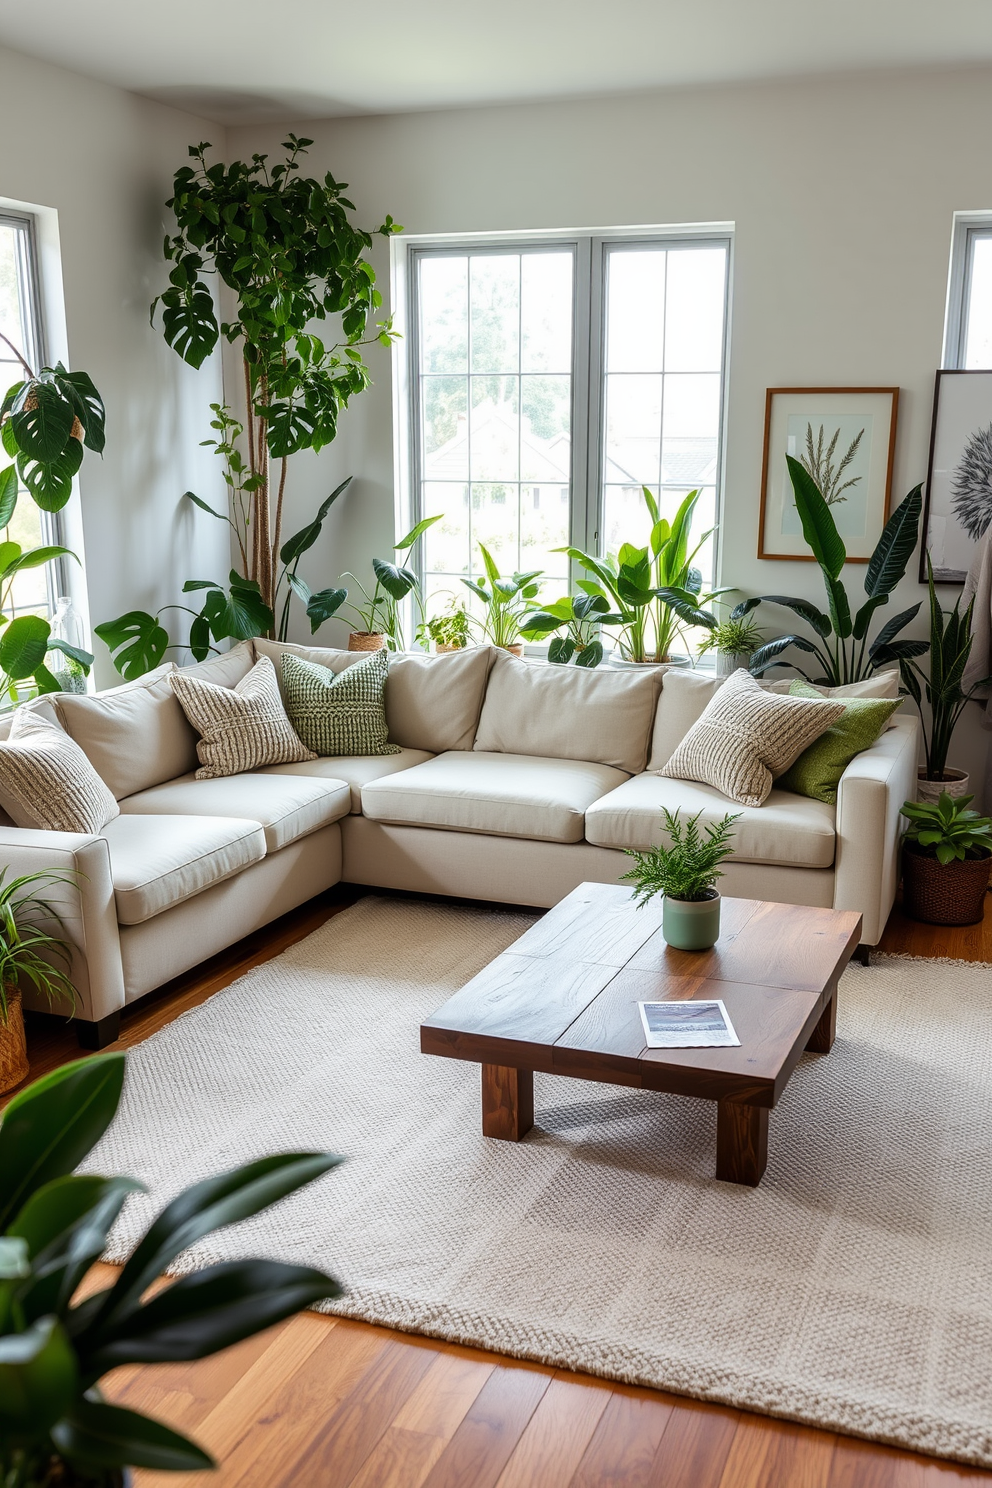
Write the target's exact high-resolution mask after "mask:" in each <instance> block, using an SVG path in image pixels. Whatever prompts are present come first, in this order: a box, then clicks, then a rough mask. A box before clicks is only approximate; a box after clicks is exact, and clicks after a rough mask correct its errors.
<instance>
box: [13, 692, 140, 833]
mask: <svg viewBox="0 0 992 1488" xmlns="http://www.w3.org/2000/svg"><path fill="white" fill-rule="evenodd" d="M0 805H2V806H3V809H4V811H6V812H7V813H8V814H9V816H10V818H11V820H12V821H13V822H14V823H15V824H16V825H17V826H19V827H34V828H37V829H38V830H39V831H44V832H87V833H91V834H96V833H97V832H99V831H100V830H101V829H102V828H103V827H105V826H106V825H107V823H108V822H109V821H113V820H114V818H115V817H116V816H118V815H119V814H120V807H119V806H118V805H117V802H116V801H115V800H114V798H113V796H112V795H111V793H110V791H109V790H108V789H107V787H106V785H105V784H104V782H103V781H102V780H101V779H100V777H99V775H98V774H97V773H96V771H95V770H94V768H93V766H92V765H91V764H90V762H89V760H88V759H87V758H86V756H85V754H84V753H83V751H82V750H81V749H80V747H79V745H78V744H74V743H73V741H72V740H71V739H70V738H69V735H68V734H67V733H66V731H65V729H63V728H61V727H60V726H59V725H58V724H57V723H50V722H49V721H48V720H47V719H46V718H44V717H43V716H42V715H41V714H39V713H34V712H31V711H30V710H29V709H27V708H19V709H18V710H17V711H16V712H15V714H14V716H13V719H12V720H11V726H10V732H9V734H8V736H7V738H6V739H5V740H4V742H3V743H2V744H0Z"/></svg>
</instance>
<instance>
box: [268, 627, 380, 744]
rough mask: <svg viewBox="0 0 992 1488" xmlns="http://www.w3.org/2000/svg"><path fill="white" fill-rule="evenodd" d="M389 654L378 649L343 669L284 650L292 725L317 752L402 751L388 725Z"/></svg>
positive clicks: (288, 707)
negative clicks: (391, 739) (385, 694)
mask: <svg viewBox="0 0 992 1488" xmlns="http://www.w3.org/2000/svg"><path fill="white" fill-rule="evenodd" d="M388 669H389V657H388V655H387V653H386V652H385V651H373V652H372V654H371V656H367V657H366V658H365V660H364V661H359V662H356V663H355V665H354V666H350V667H348V668H347V670H345V671H343V672H332V671H331V669H330V667H325V666H320V665H319V664H318V663H317V662H315V661H305V660H304V659H303V657H302V656H294V655H293V654H292V652H289V651H287V652H285V653H284V654H283V658H282V685H283V692H284V693H285V695H286V707H287V709H288V712H289V716H290V719H291V720H292V724H293V727H294V728H295V729H296V732H297V733H298V734H299V736H300V738H301V739H302V740H303V742H304V743H305V744H306V745H308V746H309V747H310V748H311V749H312V750H314V751H315V753H317V754H321V755H329V754H331V755H335V754H366V755H369V754H399V752H400V751H399V746H398V745H397V744H390V742H389V735H388V733H387V730H386V710H385V707H384V706H383V692H384V689H385V686H386V673H387V671H388Z"/></svg>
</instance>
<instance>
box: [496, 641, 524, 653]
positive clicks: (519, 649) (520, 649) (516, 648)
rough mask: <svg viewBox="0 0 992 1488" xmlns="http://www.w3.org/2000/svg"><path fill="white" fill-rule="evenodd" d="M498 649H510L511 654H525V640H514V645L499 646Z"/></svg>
mask: <svg viewBox="0 0 992 1488" xmlns="http://www.w3.org/2000/svg"><path fill="white" fill-rule="evenodd" d="M497 649H498V650H500V651H509V653H510V655H511V656H523V654H524V643H523V641H514V643H513V645H512V646H499V647H498V648H497Z"/></svg>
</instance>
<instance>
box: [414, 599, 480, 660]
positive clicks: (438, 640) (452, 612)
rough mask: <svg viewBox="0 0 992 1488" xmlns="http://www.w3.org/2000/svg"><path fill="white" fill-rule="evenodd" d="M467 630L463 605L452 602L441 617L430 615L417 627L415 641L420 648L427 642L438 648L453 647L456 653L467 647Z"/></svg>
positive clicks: (466, 618)
mask: <svg viewBox="0 0 992 1488" xmlns="http://www.w3.org/2000/svg"><path fill="white" fill-rule="evenodd" d="M468 637H469V628H468V615H467V614H466V613H465V606H464V605H456V604H455V602H454V600H452V602H451V604H450V605H449V607H448V609H447V610H446V611H445V612H444V613H443V614H441V615H432V616H431V618H430V619H429V620H425V621H424V622H423V623H422V624H421V625H418V627H417V640H418V641H419V642H420V644H421V645H422V646H426V645H427V643H428V641H433V642H434V643H435V645H438V646H454V648H455V649H456V650H457V651H463V650H464V649H465V647H466V646H467V645H468Z"/></svg>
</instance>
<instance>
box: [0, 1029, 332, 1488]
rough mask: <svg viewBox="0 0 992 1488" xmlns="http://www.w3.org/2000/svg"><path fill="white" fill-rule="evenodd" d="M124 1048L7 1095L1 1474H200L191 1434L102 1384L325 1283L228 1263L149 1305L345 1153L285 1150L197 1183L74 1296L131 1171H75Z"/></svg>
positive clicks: (219, 1338) (256, 1325) (108, 1112)
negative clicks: (120, 1370) (199, 1245)
mask: <svg viewBox="0 0 992 1488" xmlns="http://www.w3.org/2000/svg"><path fill="white" fill-rule="evenodd" d="M123 1079H124V1056H123V1055H122V1054H110V1055H103V1056H100V1057H98V1058H93V1059H83V1060H79V1061H78V1062H76V1063H74V1064H69V1065H65V1066H64V1067H63V1068H62V1069H60V1070H56V1071H55V1073H54V1074H51V1075H47V1076H45V1077H44V1078H43V1079H41V1080H38V1081H36V1082H35V1084H33V1085H31V1086H29V1088H28V1089H27V1090H25V1091H23V1092H22V1094H20V1095H18V1096H16V1097H15V1098H14V1100H13V1101H11V1103H10V1105H9V1106H8V1107H7V1110H6V1113H5V1115H4V1118H3V1124H2V1126H0V1172H2V1173H3V1190H2V1194H0V1482H2V1483H3V1484H4V1485H5V1488H47V1485H55V1484H59V1485H61V1488H68V1485H71V1484H73V1483H76V1482H79V1483H86V1484H90V1485H92V1484H97V1485H110V1484H114V1483H118V1482H119V1481H120V1476H119V1474H120V1470H121V1469H122V1468H123V1467H125V1466H129V1465H130V1466H135V1467H147V1468H155V1469H159V1470H165V1471H177V1472H183V1471H186V1472H188V1471H195V1470H197V1469H199V1468H207V1467H212V1466H213V1465H214V1464H213V1462H212V1460H211V1458H210V1457H208V1456H207V1454H206V1453H205V1452H203V1451H202V1450H201V1449H200V1448H199V1447H198V1446H196V1444H195V1443H194V1442H191V1441H188V1440H187V1439H186V1438H185V1437H183V1436H180V1435H179V1434H178V1433H177V1432H175V1431H172V1430H171V1429H170V1428H169V1427H167V1426H164V1425H162V1424H161V1423H160V1422H158V1421H154V1420H152V1419H151V1418H150V1417H148V1416H143V1415H139V1414H138V1413H136V1412H135V1411H131V1410H125V1409H123V1408H122V1407H120V1406H116V1405H111V1404H109V1403H108V1402H107V1401H105V1400H104V1399H103V1397H102V1395H101V1393H100V1390H99V1386H98V1381H99V1379H100V1376H101V1375H103V1374H105V1373H106V1372H107V1371H108V1370H111V1369H115V1368H116V1367H117V1366H118V1365H119V1364H133V1363H138V1364H155V1363H169V1362H176V1361H181V1360H188V1359H200V1358H204V1357H205V1356H206V1355H208V1354H213V1353H216V1352H218V1351H219V1350H220V1349H224V1348H227V1347H228V1346H229V1345H230V1344H233V1343H238V1342H239V1341H240V1340H241V1339H243V1338H248V1337H250V1336H252V1335H253V1334H255V1333H259V1332H261V1331H262V1329H264V1328H267V1327H269V1326H270V1325H271V1324H273V1323H277V1322H281V1321H282V1320H283V1319H284V1318H287V1317H289V1316H290V1315H291V1314H293V1313H295V1312H298V1311H299V1310H300V1309H301V1308H304V1307H308V1306H310V1305H311V1304H312V1303H314V1302H318V1301H320V1300H321V1299H323V1298H325V1297H335V1296H339V1295H340V1288H339V1287H338V1285H337V1283H336V1282H335V1281H333V1280H332V1279H331V1277H329V1276H325V1275H324V1274H323V1273H322V1272H320V1271H315V1270H312V1269H311V1268H310V1267H308V1266H287V1265H282V1264H280V1263H279V1262H275V1261H260V1260H246V1261H227V1262H223V1263H221V1264H219V1265H214V1266H208V1267H207V1268H206V1269H205V1270H202V1271H199V1272H196V1273H195V1274H194V1275H191V1276H184V1277H181V1278H180V1279H179V1280H178V1281H174V1282H173V1283H172V1284H171V1285H170V1286H168V1287H166V1288H165V1289H163V1290H161V1291H158V1292H156V1293H155V1295H154V1296H153V1297H152V1298H151V1299H150V1300H149V1301H143V1300H142V1299H143V1297H144V1296H145V1294H146V1293H147V1291H148V1289H149V1287H151V1285H152V1283H153V1282H154V1281H155V1280H156V1278H158V1277H159V1276H161V1274H162V1272H163V1271H164V1270H165V1269H166V1267H167V1266H169V1264H170V1263H171V1262H172V1261H173V1260H175V1258H176V1256H177V1255H179V1253H180V1252H181V1251H183V1250H186V1249H187V1248H188V1247H189V1246H191V1245H194V1244H195V1243H196V1242H197V1241H198V1240H200V1239H202V1238H203V1236H204V1235H208V1234H210V1233H211V1232H212V1231H213V1230H217V1229H220V1228H221V1227H222V1226H224V1225H229V1224H234V1223H236V1222H237V1221H238V1220H242V1219H247V1218H249V1217H250V1216H251V1215H253V1214H257V1213H259V1211H260V1210H262V1209H265V1208H267V1207H268V1206H269V1205H270V1204H274V1203H276V1202H277V1201H278V1200H279V1199H281V1198H284V1197H285V1196H286V1195H287V1194H290V1193H293V1192H294V1191H295V1190H296V1189H298V1188H301V1187H302V1186H303V1185H304V1184H307V1183H310V1182H312V1181H313V1180H314V1179H315V1178H319V1177H320V1176H321V1175H322V1174H323V1173H326V1172H327V1171H328V1169H329V1168H331V1167H333V1166H334V1165H335V1164H336V1163H338V1162H339V1161H340V1159H339V1158H336V1157H333V1156H331V1155H330V1154H328V1153H322V1152H289V1153H282V1154H280V1155H279V1156H276V1157H266V1158H262V1159H260V1160H259V1161H257V1162H252V1163H248V1164H246V1165H245V1166H244V1167H241V1168H236V1169H234V1170H233V1171H232V1172H229V1173H222V1174H220V1175H219V1176H218V1177H216V1178H208V1179H205V1180H204V1181H203V1182H201V1183H197V1184H194V1186H193V1187H192V1188H189V1189H187V1190H186V1191H185V1192H184V1193H181V1194H180V1195H179V1196H178V1198H175V1199H173V1201H172V1202H171V1203H170V1204H168V1205H166V1207H165V1208H164V1209H163V1210H162V1212H161V1213H160V1214H159V1216H158V1218H157V1219H156V1220H155V1221H154V1222H153V1224H152V1225H151V1227H150V1229H149V1230H148V1231H147V1232H146V1234H145V1236H144V1238H143V1239H142V1240H141V1241H140V1243H139V1244H138V1246H137V1248H136V1250H135V1251H134V1253H133V1255H132V1256H131V1259H130V1260H129V1261H128V1262H127V1264H126V1266H124V1268H123V1269H122V1271H121V1272H120V1274H119V1275H118V1277H117V1279H116V1281H115V1283H114V1285H113V1286H111V1287H109V1288H107V1289H106V1290H104V1291H100V1292H96V1293H95V1294H94V1295H92V1296H90V1297H88V1298H87V1299H86V1300H85V1301H84V1302H80V1303H78V1304H76V1305H73V1296H74V1294H75V1293H76V1291H77V1289H78V1287H79V1285H80V1283H81V1282H82V1280H83V1278H84V1277H85V1276H86V1273H87V1272H88V1271H89V1269H90V1267H91V1266H92V1264H93V1263H94V1261H96V1260H98V1259H99V1257H100V1255H101V1254H102V1252H103V1250H104V1247H105V1245H106V1240H107V1235H108V1233H109V1231H110V1228H111V1226H112V1225H113V1223H114V1221H115V1219H116V1218H117V1216H118V1214H119V1213H120V1210H121V1207H122V1205H123V1203H124V1201H125V1199H126V1198H127V1196H128V1194H130V1193H133V1192H135V1191H137V1190H140V1189H141V1187H142V1185H141V1184H140V1183H136V1182H135V1181H134V1180H133V1179H130V1178H102V1177H97V1176H94V1175H89V1174H87V1175H83V1174H77V1173H74V1171H73V1170H74V1169H75V1168H76V1167H77V1166H78V1164H79V1163H80V1162H82V1160H83V1159H84V1158H85V1157H86V1155H87V1153H88V1152H89V1151H90V1150H91V1148H92V1147H93V1146H94V1145H95V1144H96V1143H97V1142H98V1141H99V1139H100V1137H101V1136H102V1135H103V1133H104V1132H105V1131H106V1129H107V1127H108V1126H109V1125H110V1122H111V1121H112V1120H113V1117H114V1115H115V1113H116V1111H117V1106H118V1102H119V1100H120V1095H121V1088H122V1084H123Z"/></svg>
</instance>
